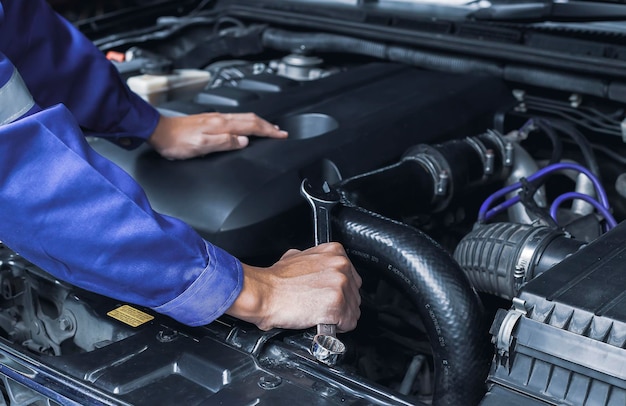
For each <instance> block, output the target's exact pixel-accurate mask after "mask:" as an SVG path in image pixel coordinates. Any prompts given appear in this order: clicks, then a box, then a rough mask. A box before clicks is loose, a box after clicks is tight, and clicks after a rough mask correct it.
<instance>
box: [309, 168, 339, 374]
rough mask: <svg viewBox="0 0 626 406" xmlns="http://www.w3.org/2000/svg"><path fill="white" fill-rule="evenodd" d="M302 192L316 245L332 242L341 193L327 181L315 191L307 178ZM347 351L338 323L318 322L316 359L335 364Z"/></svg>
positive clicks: (314, 338) (313, 349)
mask: <svg viewBox="0 0 626 406" xmlns="http://www.w3.org/2000/svg"><path fill="white" fill-rule="evenodd" d="M300 193H301V194H302V196H304V197H305V198H306V199H307V201H308V202H309V204H310V205H311V207H312V208H313V226H314V227H313V228H314V230H315V245H319V244H323V243H326V242H330V237H331V236H330V211H331V210H332V208H333V207H334V206H335V205H336V204H337V203H339V195H338V194H337V192H336V191H334V190H332V189H331V188H330V187H329V186H328V183H327V182H324V184H323V185H322V190H321V191H315V190H313V187H312V186H311V184H310V183H309V181H308V180H307V179H304V180H303V181H302V184H301V185H300ZM345 352H346V346H345V345H344V343H342V342H341V340H339V339H338V338H337V325H335V324H318V325H317V334H316V335H315V337H313V343H312V344H311V353H312V354H313V356H314V357H315V359H317V360H318V361H320V362H323V363H325V364H327V365H330V366H334V365H336V364H337V361H338V360H339V358H340V357H341V356H342V355H343V354H344V353H345Z"/></svg>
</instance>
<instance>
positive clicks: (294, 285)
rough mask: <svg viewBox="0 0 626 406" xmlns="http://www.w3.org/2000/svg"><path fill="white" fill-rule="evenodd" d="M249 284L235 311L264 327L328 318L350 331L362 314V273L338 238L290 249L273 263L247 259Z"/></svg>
mask: <svg viewBox="0 0 626 406" xmlns="http://www.w3.org/2000/svg"><path fill="white" fill-rule="evenodd" d="M243 286H244V288H243V290H242V293H241V294H240V296H239V297H238V299H237V300H236V302H235V304H234V305H233V307H231V309H229V314H231V315H233V316H235V317H240V318H243V319H244V320H247V321H250V322H252V323H254V324H256V325H257V326H258V327H259V328H261V329H263V330H268V329H271V328H276V327H278V328H292V329H303V328H309V327H312V326H315V325H316V324H319V323H325V324H336V325H337V330H338V331H340V332H345V331H349V330H352V329H354V328H355V327H356V323H357V321H358V319H359V317H360V316H361V312H360V309H359V306H360V304H361V296H360V294H359V287H360V286H361V278H360V277H359V276H358V274H357V273H356V271H355V269H354V267H353V265H352V263H351V262H350V260H349V259H348V257H347V255H346V253H345V250H344V249H343V247H342V246H341V244H338V243H327V244H322V245H319V246H317V247H313V248H309V249H307V250H304V251H298V250H289V251H287V252H286V253H285V254H284V255H283V256H282V257H281V259H280V260H279V261H278V262H276V263H275V264H274V265H272V266H271V267H269V268H264V269H260V268H255V267H250V266H248V265H244V285H243Z"/></svg>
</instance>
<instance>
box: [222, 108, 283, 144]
mask: <svg viewBox="0 0 626 406" xmlns="http://www.w3.org/2000/svg"><path fill="white" fill-rule="evenodd" d="M222 118H223V119H224V122H223V126H224V129H225V130H226V131H225V132H228V133H230V134H236V135H256V136H259V137H270V138H287V136H288V134H287V132H286V131H283V130H281V129H279V128H278V127H277V126H275V125H273V124H271V123H269V122H268V121H266V120H264V119H262V118H261V117H259V116H257V115H256V114H254V113H232V114H222Z"/></svg>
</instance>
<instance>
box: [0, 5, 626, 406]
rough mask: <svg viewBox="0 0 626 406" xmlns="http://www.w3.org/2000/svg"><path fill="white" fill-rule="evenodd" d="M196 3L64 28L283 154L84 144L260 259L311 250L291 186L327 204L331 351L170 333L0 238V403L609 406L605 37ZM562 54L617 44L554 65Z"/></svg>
mask: <svg viewBox="0 0 626 406" xmlns="http://www.w3.org/2000/svg"><path fill="white" fill-rule="evenodd" d="M157 3H158V2H157ZM166 3H169V2H163V4H166ZM182 3H183V4H184V2H182ZM201 3H210V2H201ZM216 3H217V4H214V5H213V7H211V8H208V10H206V11H202V9H201V7H196V5H194V8H192V9H191V12H190V10H188V9H184V7H183V6H181V5H178V6H176V7H174V6H172V8H171V9H167V11H168V12H171V16H168V17H163V16H161V17H159V19H157V21H156V23H155V24H147V23H146V24H145V26H141V27H137V28H134V29H132V30H128V29H122V28H121V27H124V21H125V20H124V19H123V18H124V16H119V15H118V16H116V17H115V20H114V21H116V24H112V21H113V20H111V19H107V18H98V19H94V20H92V21H88V22H85V23H83V25H82V26H80V25H79V27H80V28H81V29H82V30H83V31H84V32H85V33H86V34H87V35H90V36H91V38H93V40H94V43H95V44H96V45H97V46H98V47H99V48H100V49H101V50H102V51H103V52H104V53H106V54H107V55H108V56H109V57H110V58H111V60H112V63H114V64H115V66H116V67H117V68H118V70H119V72H120V74H121V76H122V77H123V78H124V80H126V81H127V83H128V84H129V86H130V87H131V89H133V90H134V91H136V92H137V93H138V94H140V95H141V96H142V97H144V98H145V99H146V100H147V101H149V102H150V103H152V104H153V105H155V106H156V107H157V108H158V109H159V110H160V111H161V113H162V114H165V115H185V114H194V113H201V112H225V113H234V112H254V113H256V114H258V115H259V116H261V117H263V118H265V119H267V120H268V121H270V122H273V123H276V124H277V125H279V126H280V127H281V128H283V129H285V130H287V131H288V132H289V138H288V139H286V140H270V139H260V138H258V139H255V138H251V142H250V145H249V146H248V147H247V148H245V149H242V150H239V151H234V152H225V153H214V154H210V155H208V156H205V157H201V158H195V159H190V160H185V161H171V160H166V159H164V158H162V157H160V156H159V155H158V154H157V153H156V152H155V151H153V150H152V149H151V148H150V147H149V146H147V145H144V146H141V147H139V148H136V149H132V150H125V149H122V148H120V147H119V146H117V145H115V144H113V143H110V142H108V141H106V140H102V139H99V138H96V137H90V138H89V141H90V144H91V146H92V147H93V148H94V149H95V150H96V151H98V152H99V153H100V154H102V155H104V156H105V157H107V158H109V159H110V160H112V161H113V162H115V163H116V164H118V165H119V166H120V167H122V168H123V169H124V170H126V171H127V172H128V173H129V174H130V175H131V176H132V177H133V178H134V179H136V180H137V181H138V182H139V183H140V184H141V185H142V187H143V188H144V189H145V191H146V193H147V195H148V198H149V200H150V202H151V204H152V205H153V207H154V209H155V210H157V211H159V212H161V213H164V214H167V215H171V216H174V217H178V218H180V219H182V220H184V221H185V222H187V223H189V224H190V225H191V226H192V227H194V228H195V229H196V230H197V231H198V233H200V234H201V235H202V236H203V237H204V238H206V239H207V240H209V241H211V242H212V243H214V244H216V245H218V246H220V247H222V248H224V249H226V250H227V251H229V252H231V253H233V254H234V255H236V256H237V257H239V258H241V259H242V260H243V261H245V262H247V263H251V264H256V265H259V266H263V265H269V264H271V263H273V262H274V261H276V260H277V259H278V258H279V257H280V255H281V254H282V253H283V252H284V251H285V250H287V249H289V248H298V249H305V248H307V247H309V246H311V245H313V244H314V223H313V213H312V210H311V207H310V206H309V205H308V204H307V201H306V199H304V198H303V196H302V195H301V184H302V182H303V180H305V179H306V180H308V181H310V182H311V183H313V184H315V185H318V186H319V185H324V186H325V187H326V192H327V191H328V190H332V191H333V192H334V193H336V194H337V196H339V197H338V200H337V202H336V205H335V206H334V207H333V208H332V211H331V213H330V227H331V232H332V240H333V241H338V242H340V243H342V244H343V245H344V247H345V248H346V251H347V252H348V254H349V256H350V258H351V260H352V261H353V263H354V264H355V266H356V268H357V270H358V271H359V273H360V274H361V276H362V278H363V287H362V291H361V296H362V308H361V310H362V316H361V319H360V320H359V325H358V326H357V328H356V330H354V331H352V332H349V333H345V334H341V335H340V338H341V340H342V341H343V342H344V343H345V345H346V348H347V351H346V353H345V354H344V355H343V356H342V358H341V359H340V360H339V362H338V363H337V364H336V365H326V364H324V363H322V362H319V361H317V360H316V359H315V358H314V357H313V356H312V354H311V341H312V339H313V336H314V334H315V331H314V329H311V330H306V331H291V330H280V329H274V330H271V331H261V330H259V329H257V328H256V327H255V326H253V325H250V324H247V323H245V322H242V321H240V320H237V319H234V318H231V317H228V316H224V317H221V318H219V319H218V320H217V321H216V322H214V323H212V324H210V325H207V326H203V327H196V328H191V327H188V326H184V325H181V324H179V323H177V322H175V321H173V320H171V319H169V318H167V317H165V316H162V315H159V314H157V313H154V312H152V311H151V310H149V309H143V308H140V307H137V306H134V305H131V304H127V303H119V302H116V301H115V300H113V299H110V298H106V297H102V296H98V295H96V294H93V293H91V292H87V291H83V290H81V289H78V288H76V287H73V286H71V285H68V284H66V283H64V282H63V281H59V280H56V279H54V278H52V277H51V276H49V275H48V274H47V273H46V272H45V270H42V269H39V268H37V267H36V266H34V265H32V264H31V263H30V262H28V260H27V259H25V258H23V257H21V256H20V254H19V253H16V252H14V251H12V250H11V249H10V248H9V247H5V246H2V247H1V248H0V336H1V337H2V338H1V339H0V380H1V385H0V386H1V388H2V394H3V397H2V400H0V404H7V405H65V404H76V405H85V404H89V405H157V404H158V405H160V404H162V405H169V404H184V405H218V404H225V405H258V404H264V405H283V404H284V405H287V404H298V405H300V404H302V405H355V406H356V405H387V404H393V405H396V404H398V405H435V406H442V405H452V406H464V405H468V406H471V405H479V404H480V405H483V406H492V405H611V406H612V405H624V404H625V403H626V371H625V370H624V367H623V365H625V364H624V361H625V360H626V353H625V352H624V348H625V347H626V313H625V312H624V310H623V309H624V308H625V307H624V306H623V304H624V302H625V301H626V297H625V295H624V292H625V288H626V278H624V277H623V276H622V274H623V267H624V263H625V262H624V261H625V260H626V259H625V250H626V228H625V227H626V226H624V225H623V224H620V222H621V220H622V219H623V218H624V216H625V214H626V211H625V209H626V206H625V204H624V201H625V200H624V198H625V197H626V158H625V157H626V154H624V150H625V147H624V142H626V129H625V128H626V125H625V124H624V123H626V113H625V112H624V108H623V102H624V99H626V96H625V95H624V94H623V89H624V87H623V86H624V85H623V84H622V83H621V82H620V80H622V79H623V76H624V73H623V71H622V72H618V73H616V72H617V71H618V69H617V67H619V64H620V63H621V64H622V65H623V63H624V61H623V55H622V51H623V50H622V48H621V47H622V46H621V45H619V44H618V43H619V38H621V37H623V35H624V34H623V33H621V34H620V35H618V34H614V37H611V36H610V35H608V34H604V35H600V34H594V33H593V32H591V31H592V30H591V31H584V30H582V29H579V28H576V29H572V32H574V31H575V33H574V34H575V35H574V34H572V32H570V31H568V30H567V29H566V28H563V27H557V28H555V27H548V28H546V27H543V26H538V27H536V28H534V29H533V28H528V26H526V25H524V29H525V30H526V31H524V32H523V33H522V34H519V32H520V31H519V30H521V28H520V27H521V25H520V26H518V25H515V24H513V23H509V24H504V23H502V24H488V23H479V22H476V21H472V22H471V23H466V24H460V23H458V22H457V23H451V22H447V20H446V19H445V18H442V17H439V18H424V17H421V16H415V17H411V16H409V15H406V14H402V13H401V12H397V11H396V12H393V10H394V9H393V8H392V9H390V10H391V11H390V10H386V9H384V8H380V9H379V8H376V7H372V8H371V9H367V8H366V9H365V10H363V9H362V8H355V7H354V4H361V2H356V3H354V2H352V3H354V4H352V3H351V2H346V3H350V4H348V5H340V6H333V5H326V4H321V5H320V4H315V5H313V4H309V3H319V2H298V1H287V2H270V1H259V2H252V1H223V2H219V1H218V2H216ZM277 3H281V5H278V4H277ZM322 3H323V2H322ZM365 3H368V2H365ZM373 3H376V2H373ZM163 4H160V5H159V7H163ZM402 10H403V9H402V8H401V7H400V11H402ZM135 12H137V11H135ZM142 12H143V13H144V14H142V15H145V16H149V15H150V13H151V12H152V13H157V12H158V13H163V10H162V9H161V8H156V6H155V7H153V8H151V7H145V9H144V10H143V11H142ZM128 18H131V17H128ZM146 19H147V20H149V18H148V17H146ZM141 21H142V22H143V20H141ZM446 24H451V25H450V26H454V27H455V31H454V36H453V32H452V31H451V30H450V29H449V27H450V26H446ZM455 24H456V25H455ZM446 27H448V28H446ZM489 35H491V36H489ZM515 35H518V36H517V37H516V36H515ZM522 35H523V37H524V39H523V41H522V40H520V37H519V36H522ZM422 37H430V38H431V41H432V38H437V39H438V40H439V41H441V43H442V44H443V45H441V46H444V45H445V43H446V41H451V40H450V38H452V37H454V38H457V39H458V38H460V40H459V41H458V42H457V43H456V44H457V45H458V49H457V50H456V51H454V52H453V51H452V46H451V48H450V49H448V50H445V51H444V50H441V49H437V48H436V46H435V45H433V44H432V43H430V45H424V43H422V45H420V44H419V40H420V38H422ZM571 38H574V39H573V40H572V41H574V40H575V41H578V42H574V43H573V44H569V43H568V42H567V40H568V39H571ZM480 41H487V44H489V46H491V45H492V44H493V43H495V44H496V45H494V47H495V48H497V46H498V45H502V44H511V43H520V41H521V42H522V43H524V44H525V46H527V47H529V48H530V47H533V46H534V47H538V49H540V51H541V52H543V53H544V54H545V55H546V57H545V59H541V58H538V57H537V56H536V55H534V54H532V52H531V51H528V55H526V54H524V52H522V51H519V50H517V51H519V52H517V53H514V52H513V51H512V50H508V51H507V49H508V48H504V46H503V47H502V49H501V50H500V51H499V52H500V53H497V54H496V55H487V54H488V51H487V50H486V49H487V48H489V47H488V46H485V49H481V47H480V43H481V42H480ZM594 41H595V42H594ZM470 42H471V44H472V46H473V47H474V48H472V49H471V50H465V51H463V50H462V49H461V48H462V47H461V45H462V44H464V46H467V47H469V45H470ZM559 44H560V45H563V46H567V47H568V48H567V52H564V53H568V52H572V53H573V52H574V51H572V50H575V49H581V47H582V45H581V44H585V45H586V46H587V48H585V50H584V52H586V53H587V56H589V55H591V56H590V57H591V58H601V57H602V56H598V55H596V54H595V53H594V52H593V51H594V50H595V49H596V48H594V44H601V45H597V47H604V48H602V49H604V50H606V49H609V48H610V49H612V50H613V51H614V54H613V56H612V57H611V59H610V60H609V62H607V64H605V65H604V66H603V67H598V68H597V69H596V68H592V67H590V66H588V65H586V64H585V63H584V62H580V61H578V60H577V59H576V57H577V56H576V55H575V56H572V57H571V59H572V61H573V62H571V64H569V65H567V66H564V65H563V64H562V63H563V62H562V61H561V60H560V59H559V58H561V59H566V58H564V57H563V56H561V54H559V52H558V51H555V49H556V48H557V45H559ZM607 44H609V45H607ZM505 51H506V52H505ZM494 52H495V51H494ZM550 52H554V54H555V55H554V58H552V59H550V58H549V57H548V56H547V54H549V53H550ZM580 52H583V51H580ZM533 55H534V56H533ZM624 55H626V54H624ZM605 56H606V55H605ZM589 64H593V61H591V62H589ZM624 83H626V82H624ZM294 305H297V303H294ZM2 402H4V403H2Z"/></svg>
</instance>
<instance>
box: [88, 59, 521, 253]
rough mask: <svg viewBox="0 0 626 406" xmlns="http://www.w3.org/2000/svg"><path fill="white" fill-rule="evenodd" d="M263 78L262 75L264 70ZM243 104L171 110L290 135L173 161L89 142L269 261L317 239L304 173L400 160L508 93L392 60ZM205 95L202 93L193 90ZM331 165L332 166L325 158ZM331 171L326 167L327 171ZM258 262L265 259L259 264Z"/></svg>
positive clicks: (210, 232) (231, 246)
mask: <svg viewBox="0 0 626 406" xmlns="http://www.w3.org/2000/svg"><path fill="white" fill-rule="evenodd" d="M259 80H262V79H261V78H259ZM259 80H256V79H255V80H253V81H251V82H250V83H247V86H246V87H247V88H238V89H236V90H237V92H239V93H241V92H244V91H245V92H251V93H253V94H254V97H242V96H241V95H239V93H237V92H226V94H227V95H230V96H232V95H233V94H235V93H237V95H236V96H232V97H237V102H236V103H234V104H236V105H234V106H233V105H231V106H226V105H224V103H222V104H221V105H217V104H216V105H214V106H211V105H210V104H206V103H205V102H206V100H211V98H210V97H209V98H203V99H202V101H203V103H204V104H202V105H201V104H198V103H193V102H184V103H180V102H179V103H174V104H171V105H169V106H167V107H168V108H169V109H170V110H176V111H177V112H182V113H197V112H201V111H221V112H248V111H252V112H255V113H257V114H258V115H260V116H261V117H263V118H266V119H268V120H269V121H271V122H274V123H278V124H279V125H281V127H283V128H285V129H287V130H289V131H290V138H289V139H287V140H270V139H253V140H251V143H250V145H249V147H248V148H246V149H244V150H240V151H236V152H228V153H215V154H211V155H209V156H206V157H203V158H197V159H191V160H186V161H168V160H166V159H163V158H162V157H160V156H159V155H158V154H156V153H155V152H154V151H153V150H151V149H150V148H149V147H148V146H143V147H140V148H138V149H136V150H133V151H125V150H122V149H120V148H118V147H116V146H114V145H113V144H110V143H108V142H94V143H93V147H94V148H95V149H96V150H97V151H98V152H100V153H101V154H103V155H104V156H106V157H108V158H109V159H111V160H113V161H114V162H116V163H117V164H118V165H120V166H121V167H122V168H123V169H125V170H126V171H127V172H129V173H130V174H131V176H133V177H134V178H135V179H136V180H137V181H138V182H139V183H140V184H141V185H142V186H143V188H144V189H145V190H146V193H147V195H148V197H149V199H150V201H151V203H152V205H153V207H154V209H155V210H157V211H159V212H161V213H164V214H168V215H171V216H175V217H177V218H180V219H182V220H184V221H186V222H187V223H189V224H190V225H191V226H192V227H194V228H195V229H196V230H197V231H198V232H199V233H200V234H201V235H202V236H203V237H205V238H206V239H208V240H209V241H211V242H213V243H214V244H217V245H218V246H221V247H222V248H224V249H226V250H228V251H229V252H231V253H233V254H235V255H237V256H238V257H240V258H242V259H245V260H248V261H255V260H256V261H257V262H263V260H274V259H275V257H276V256H278V255H280V254H281V253H282V252H284V250H285V249H287V248H291V247H293V246H294V244H296V245H297V244H298V242H299V244H300V246H296V248H304V247H306V246H308V245H310V244H312V232H311V214H310V212H309V211H308V210H309V209H308V206H307V205H306V203H305V201H304V199H303V198H302V197H301V196H300V193H299V187H300V183H301V181H302V179H303V178H304V177H309V178H311V177H319V176H322V175H323V174H325V175H326V176H327V175H328V172H329V171H334V169H333V168H334V165H335V166H336V167H337V168H338V170H339V172H340V174H341V175H342V176H343V177H347V176H354V175H356V174H359V173H362V172H364V171H367V170H371V169H374V168H376V167H380V166H381V165H383V164H387V163H390V162H393V161H394V160H396V159H398V158H399V157H400V155H401V154H402V153H403V152H404V151H405V150H406V149H407V148H408V147H409V146H411V145H414V144H417V143H422V142H429V141H433V140H440V139H443V138H450V137H456V136H469V135H475V134H476V133H479V132H482V131H484V130H485V129H486V128H490V127H491V126H492V125H493V123H492V120H493V112H494V111H496V110H498V109H499V108H502V107H505V106H508V105H509V103H510V102H511V97H510V93H509V91H508V90H507V89H506V87H505V85H504V84H503V82H502V81H500V80H499V79H495V78H490V77H482V76H475V77H472V76H468V75H462V76H461V75H453V74H444V73H436V72H426V71H422V70H419V69H416V68H411V67H407V66H403V65H397V64H392V63H371V64H364V65H361V66H358V67H354V68H350V69H349V70H347V71H344V72H340V73H337V74H334V75H332V76H329V77H327V78H324V79H320V80H317V81H313V82H294V83H293V84H291V85H289V84H288V83H282V82H281V83H280V86H277V85H276V83H268V85H267V86H263V83H258V82H259ZM196 100H200V98H196ZM329 160H330V161H332V163H334V165H332V164H329V162H328V161H329ZM325 172H326V173H325ZM261 259H263V260H261Z"/></svg>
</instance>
